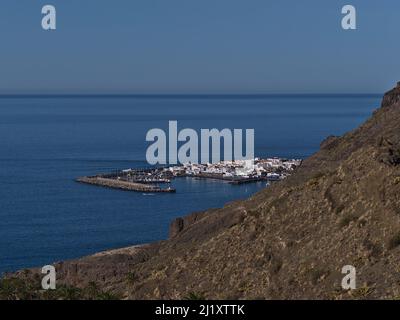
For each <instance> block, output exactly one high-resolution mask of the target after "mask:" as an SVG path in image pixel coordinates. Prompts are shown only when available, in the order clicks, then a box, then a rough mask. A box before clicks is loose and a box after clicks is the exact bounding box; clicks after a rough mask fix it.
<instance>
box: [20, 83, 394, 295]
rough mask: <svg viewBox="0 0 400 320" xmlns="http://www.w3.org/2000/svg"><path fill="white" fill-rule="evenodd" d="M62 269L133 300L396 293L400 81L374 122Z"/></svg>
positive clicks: (65, 278) (78, 282)
mask: <svg viewBox="0 0 400 320" xmlns="http://www.w3.org/2000/svg"><path fill="white" fill-rule="evenodd" d="M344 265H354V266H355V267H356V268H357V287H358V289H357V290H354V291H351V292H350V291H349V292H345V291H343V290H342V289H341V286H340V283H341V279H342V277H343V275H342V274H341V269H342V267H343V266H344ZM57 270H58V278H59V283H64V284H65V285H67V286H69V287H80V288H87V287H88V286H91V285H92V286H93V284H94V283H96V286H97V287H98V288H100V289H101V290H103V291H104V292H108V293H112V294H115V295H117V296H118V297H121V298H128V299H160V298H161V299H184V298H186V297H188V296H189V295H192V296H198V297H204V298H207V299H367V298H368V299H374V298H379V299H382V298H397V297H400V84H399V85H398V86H397V87H396V88H395V89H393V90H391V91H390V92H388V93H387V94H386V95H385V97H384V99H383V102H382V106H381V107H380V108H379V109H378V110H377V111H375V112H374V114H373V115H372V117H371V118H370V119H369V120H368V121H367V122H366V123H364V124H363V125H362V126H360V127H359V128H357V129H355V130H354V131H351V132H349V133H347V134H346V135H344V136H342V137H329V138H327V139H326V140H325V141H323V142H322V143H321V150H320V151H319V152H317V153H316V154H314V155H313V156H311V157H310V158H308V159H306V160H305V161H304V162H303V165H302V166H301V167H300V168H299V169H298V170H297V171H296V173H295V174H293V175H292V176H291V177H289V178H288V179H286V180H284V181H282V182H279V183H276V184H273V185H272V186H271V187H269V188H266V189H265V190H263V191H261V192H259V193H258V194H256V195H254V196H253V197H252V198H250V199H248V200H246V201H238V202H234V203H230V204H228V205H226V206H225V207H224V208H222V209H213V210H209V211H206V212H202V213H195V214H192V215H190V216H188V217H185V218H182V219H177V220H176V221H174V222H172V224H171V235H170V239H169V240H166V241H162V242H160V243H155V244H150V245H146V246H144V247H142V248H130V249H129V248H128V249H125V250H124V249H121V250H117V251H114V252H108V253H103V254H98V255H95V256H91V257H86V258H82V259H79V260H75V261H68V262H63V263H58V264H57ZM35 273H37V270H29V271H23V272H20V273H18V274H17V277H18V278H19V279H31V280H32V279H34V278H35V277H37V276H34V274H35ZM13 276H15V275H13ZM33 287H34V288H36V287H35V286H33ZM39 296H40V294H39V293H37V294H32V295H31V296H30V297H33V298H37V297H39Z"/></svg>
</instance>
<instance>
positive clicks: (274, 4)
mask: <svg viewBox="0 0 400 320" xmlns="http://www.w3.org/2000/svg"><path fill="white" fill-rule="evenodd" d="M45 4H53V5H55V6H56V9H57V30H56V31H50V32H49V31H44V30H42V28H41V18H42V15H41V9H42V6H43V5H45ZM346 4H352V5H354V6H355V7H356V8H357V14H358V15H357V23H358V30H356V31H344V30H343V29H342V28H341V18H342V15H341V8H342V6H343V5H346ZM399 17H400V1H399V0H382V1H377V0H347V1H340V0H325V1H321V0H302V1H299V0H290V1H289V0H279V1H278V0H274V1H272V0H113V1H111V0H47V1H41V0H1V2H0V39H1V45H0V93H3V94H4V93H5V94H8V93H334V92H335V93H381V92H384V91H385V90H387V89H389V87H391V86H393V85H394V84H395V82H396V81H398V80H400V58H399V53H400V41H399V30H400V19H399Z"/></svg>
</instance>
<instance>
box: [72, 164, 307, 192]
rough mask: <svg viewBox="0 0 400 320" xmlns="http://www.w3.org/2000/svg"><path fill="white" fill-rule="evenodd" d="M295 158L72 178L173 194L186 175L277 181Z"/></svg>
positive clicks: (291, 167) (229, 180) (238, 182)
mask: <svg viewBox="0 0 400 320" xmlns="http://www.w3.org/2000/svg"><path fill="white" fill-rule="evenodd" d="M301 162H302V161H301V160H299V159H283V158H267V159H259V158H255V159H254V160H237V161H221V162H218V163H214V164H211V163H207V164H192V163H187V164H183V165H176V166H170V167H154V168H134V169H124V170H117V171H115V172H112V173H106V174H98V175H95V176H86V177H80V178H78V179H76V181H77V182H79V183H85V184H90V185H96V186H102V187H107V188H112V189H120V190H125V191H135V192H142V193H175V192H176V189H174V188H172V187H171V182H172V180H174V179H178V178H182V177H186V178H195V179H214V180H220V181H223V182H227V183H229V184H232V185H241V184H246V183H253V182H259V181H265V182H266V184H267V185H268V184H269V183H270V182H275V181H280V180H283V179H285V178H286V177H288V176H289V175H290V174H291V173H292V172H293V171H294V170H295V169H296V168H297V167H298V166H300V165H301Z"/></svg>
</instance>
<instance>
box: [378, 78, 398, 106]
mask: <svg viewBox="0 0 400 320" xmlns="http://www.w3.org/2000/svg"><path fill="white" fill-rule="evenodd" d="M399 101H400V82H398V83H397V86H396V87H395V88H394V89H393V90H391V91H389V92H388V93H386V94H385V96H384V98H383V101H382V108H385V107H390V106H392V105H394V104H396V103H398V102H399Z"/></svg>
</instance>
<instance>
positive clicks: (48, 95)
mask: <svg viewBox="0 0 400 320" xmlns="http://www.w3.org/2000/svg"><path fill="white" fill-rule="evenodd" d="M383 95H384V93H359V92H354V93H340V92H337V93H295V92H287V93H4V94H2V93H0V98H224V97H226V98H229V97H238V98H240V97H243V98H251V97H255V98H257V97H318V96H320V97H329V96H330V97H340V96H342V97H352V96H353V97H357V96H358V97H359V96H365V97H367V96H369V97H378V96H383Z"/></svg>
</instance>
